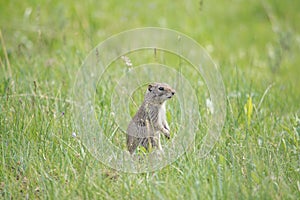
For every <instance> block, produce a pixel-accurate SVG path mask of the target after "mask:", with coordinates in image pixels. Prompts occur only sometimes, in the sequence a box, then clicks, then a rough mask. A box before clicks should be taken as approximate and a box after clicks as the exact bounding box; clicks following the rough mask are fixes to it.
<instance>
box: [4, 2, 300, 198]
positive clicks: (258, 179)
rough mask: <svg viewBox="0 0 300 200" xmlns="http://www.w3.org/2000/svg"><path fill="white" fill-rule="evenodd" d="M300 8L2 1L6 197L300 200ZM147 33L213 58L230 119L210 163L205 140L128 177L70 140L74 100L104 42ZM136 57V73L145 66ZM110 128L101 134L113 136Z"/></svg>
mask: <svg viewBox="0 0 300 200" xmlns="http://www.w3.org/2000/svg"><path fill="white" fill-rule="evenodd" d="M299 7H300V3H299V2H298V1H293V2H292V1H279V0H269V1H259V0H254V1H239V0H232V1H216V0H212V1H191V2H188V3H183V2H164V1H156V0H154V1H151V2H149V1H145V2H132V1H115V0H112V1H91V0H88V1H85V3H76V2H71V1H64V2H62V1H51V2H50V1H46V2H43V3H41V2H39V1H34V0H32V1H21V2H19V1H18V2H17V1H1V2H0V24H1V27H0V30H1V35H0V37H1V38H0V39H1V40H0V41H1V43H0V58H1V60H0V61H1V62H0V66H1V68H0V71H1V72H0V95H1V97H0V148H1V151H0V157H1V165H0V193H1V195H0V196H1V198H3V199H24V198H27V199H57V198H58V199H140V198H145V199H297V198H299V196H300V181H299V180H300V175H299V174H300V173H299V170H300V167H299V166H300V156H299V155H300V153H299V152H300V149H299V148H300V147H299V132H300V119H299V116H300V112H299V111H300V110H299V102H300V90H299V85H300V81H299V74H300V68H299V64H300V57H299V55H300V54H299V53H300V35H299V34H300V25H299V22H298V21H299V20H297V19H300V14H299V9H298V8H299ZM145 26H158V27H165V28H171V29H175V30H177V31H180V32H183V33H185V34H187V35H189V36H191V37H193V38H194V39H195V40H196V41H198V42H199V43H200V44H201V45H203V46H204V47H205V48H206V49H207V51H209V52H210V55H211V56H212V58H213V59H214V60H215V61H216V63H217V64H218V67H219V70H220V72H221V74H222V77H223V81H224V85H225V88H226V93H227V117H226V122H225V126H224V129H223V131H222V135H221V137H220V139H219V141H218V142H217V144H216V145H215V146H214V148H213V149H212V151H211V152H210V154H209V155H208V156H207V157H206V158H204V159H201V158H199V156H197V154H196V153H195V152H197V148H198V146H197V145H199V144H201V139H200V138H201V134H202V133H201V132H198V133H196V134H197V140H196V141H195V151H193V150H191V151H188V152H186V153H185V154H184V155H183V156H182V157H180V158H179V159H178V160H176V162H174V163H172V164H171V165H168V166H167V167H165V168H163V169H162V170H160V171H155V172H151V173H144V174H128V173H122V172H118V171H115V170H113V169H110V168H109V167H106V166H104V165H103V164H101V162H99V161H97V160H96V159H95V158H94V157H93V156H92V155H91V154H90V153H88V151H87V149H86V147H85V146H84V145H83V144H82V143H81V142H80V139H78V138H74V137H73V136H72V133H73V132H75V133H77V129H76V126H77V124H76V123H75V120H74V116H73V114H74V113H73V109H72V105H73V103H74V102H73V100H72V95H71V90H72V89H73V88H72V87H73V85H74V81H75V78H74V77H75V76H76V74H77V72H78V70H79V69H80V67H81V64H82V62H83V61H84V59H85V57H86V56H87V55H88V53H89V52H90V50H92V49H93V48H94V47H95V46H96V45H97V44H98V43H99V42H101V41H103V40H104V39H106V38H107V37H109V36H111V35H112V34H115V33H118V32H121V31H124V30H127V29H131V28H138V27H145ZM120 45H122V44H120ZM138 53H139V52H135V53H134V54H135V55H133V56H132V57H131V60H132V62H141V60H136V59H137V58H138V56H139V54H138ZM145 57H147V55H146V56H145ZM143 58H144V57H143ZM161 58H162V59H165V60H166V64H168V62H170V63H176V62H178V60H175V58H174V59H172V56H168V55H164V54H162V55H161ZM166 58H169V59H166ZM149 59H151V58H149ZM191 77H192V78H191V80H190V81H191V82H193V83H196V82H197V81H198V80H196V78H194V76H193V75H192V74H191ZM98 87H99V89H105V86H102V85H98ZM111 87H113V86H112V85H109V84H108V85H107V88H111ZM138 94H141V93H137V95H136V98H137V99H140V98H141V97H140V96H138ZM249 97H251V99H252V105H253V112H252V114H251V116H250V117H249V115H247V113H246V112H245V105H246V108H247V106H248V111H249V108H250V107H249V106H250V104H249V101H248V100H249ZM97 98H100V97H97ZM97 98H96V99H97ZM198 98H199V101H200V102H201V101H203V102H205V100H204V98H206V96H205V94H201V93H200V94H199V93H198ZM247 102H248V104H247ZM97 105H98V106H99V109H101V108H102V107H103V108H104V107H105V106H108V105H110V99H109V98H103V100H102V102H101V103H98V104H97ZM200 106H202V107H201V108H205V107H204V105H202V104H200ZM131 108H132V109H134V106H132V105H131ZM174 113H175V112H174ZM248 113H249V112H248ZM172 114H173V113H172ZM105 119H106V120H105ZM107 119H109V117H107V118H104V120H101V122H100V123H102V125H103V126H106V127H108V128H110V127H109V124H111V121H108V120H107ZM77 134H78V133H77ZM122 140H123V139H122V138H120V140H118V141H116V142H120V141H122ZM120 145H121V144H120ZM123 145H124V144H123Z"/></svg>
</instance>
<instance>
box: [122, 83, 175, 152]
mask: <svg viewBox="0 0 300 200" xmlns="http://www.w3.org/2000/svg"><path fill="white" fill-rule="evenodd" d="M174 94H175V90H174V89H172V88H171V87H170V86H169V85H168V84H166V83H152V84H149V85H148V89H147V92H146V94H145V98H144V101H143V103H142V105H141V107H140V108H139V110H138V111H137V113H136V114H135V116H134V117H133V118H132V120H131V122H130V123H129V125H128V128H127V148H128V151H129V152H130V153H131V154H132V153H133V152H134V151H135V150H136V148H137V147H138V146H139V145H141V146H143V147H145V148H146V150H149V145H151V147H152V148H158V149H160V150H162V147H161V144H160V134H159V131H160V132H162V133H163V134H164V135H165V136H166V137H167V138H168V139H170V128H169V125H168V122H167V120H166V106H165V103H166V100H168V99H170V98H172V96H173V95H174Z"/></svg>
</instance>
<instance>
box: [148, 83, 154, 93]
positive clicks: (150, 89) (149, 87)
mask: <svg viewBox="0 0 300 200" xmlns="http://www.w3.org/2000/svg"><path fill="white" fill-rule="evenodd" d="M152 89H153V85H151V84H149V85H148V90H149V92H151V91H152Z"/></svg>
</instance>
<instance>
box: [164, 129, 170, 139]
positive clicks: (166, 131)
mask: <svg viewBox="0 0 300 200" xmlns="http://www.w3.org/2000/svg"><path fill="white" fill-rule="evenodd" d="M164 135H165V136H166V138H168V139H170V131H169V130H167V129H165V130H164Z"/></svg>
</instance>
